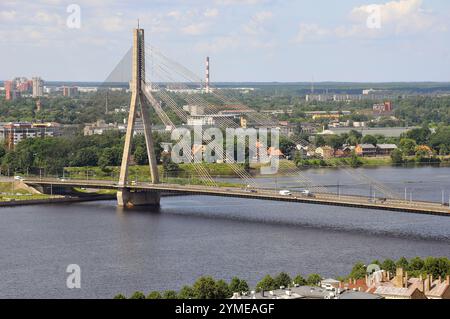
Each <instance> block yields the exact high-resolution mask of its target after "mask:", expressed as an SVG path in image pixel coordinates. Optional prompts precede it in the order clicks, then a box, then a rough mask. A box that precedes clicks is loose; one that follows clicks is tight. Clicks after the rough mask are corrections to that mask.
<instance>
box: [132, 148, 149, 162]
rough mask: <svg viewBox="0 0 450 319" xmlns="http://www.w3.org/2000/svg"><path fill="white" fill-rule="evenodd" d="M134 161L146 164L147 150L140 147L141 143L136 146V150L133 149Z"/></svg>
mask: <svg viewBox="0 0 450 319" xmlns="http://www.w3.org/2000/svg"><path fill="white" fill-rule="evenodd" d="M133 155H134V161H135V162H136V164H138V165H147V164H148V157H147V150H146V149H145V148H144V147H142V146H141V145H138V146H137V147H136V150H135V151H134V154H133Z"/></svg>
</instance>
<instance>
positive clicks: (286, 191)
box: [280, 190, 292, 196]
mask: <svg viewBox="0 0 450 319" xmlns="http://www.w3.org/2000/svg"><path fill="white" fill-rule="evenodd" d="M280 195H281V196H292V193H291V191H289V190H282V191H280Z"/></svg>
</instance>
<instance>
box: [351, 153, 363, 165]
mask: <svg viewBox="0 0 450 319" xmlns="http://www.w3.org/2000/svg"><path fill="white" fill-rule="evenodd" d="M362 164H363V162H362V161H361V159H360V158H359V156H358V155H356V153H355V152H354V151H353V152H352V156H351V157H350V166H351V167H353V168H356V167H360V166H361V165H362Z"/></svg>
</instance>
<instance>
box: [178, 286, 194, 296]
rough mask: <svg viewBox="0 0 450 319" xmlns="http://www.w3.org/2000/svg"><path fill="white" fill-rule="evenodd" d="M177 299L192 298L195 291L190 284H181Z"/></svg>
mask: <svg viewBox="0 0 450 319" xmlns="http://www.w3.org/2000/svg"><path fill="white" fill-rule="evenodd" d="M178 298H179V299H194V298H195V291H194V289H193V288H192V287H191V286H183V288H181V290H180V292H179V293H178Z"/></svg>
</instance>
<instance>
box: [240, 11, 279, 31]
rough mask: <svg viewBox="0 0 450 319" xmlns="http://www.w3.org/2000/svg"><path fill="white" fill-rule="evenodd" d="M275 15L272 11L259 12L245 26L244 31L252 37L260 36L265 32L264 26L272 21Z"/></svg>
mask: <svg viewBox="0 0 450 319" xmlns="http://www.w3.org/2000/svg"><path fill="white" fill-rule="evenodd" d="M272 17H273V13H272V12H270V11H261V12H257V13H256V14H255V15H254V16H253V17H252V18H251V20H250V22H248V23H247V24H246V25H244V27H243V28H244V31H245V32H246V33H248V34H251V35H258V34H261V33H263V32H265V29H264V24H265V23H266V22H267V21H268V20H270V19H272Z"/></svg>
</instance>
